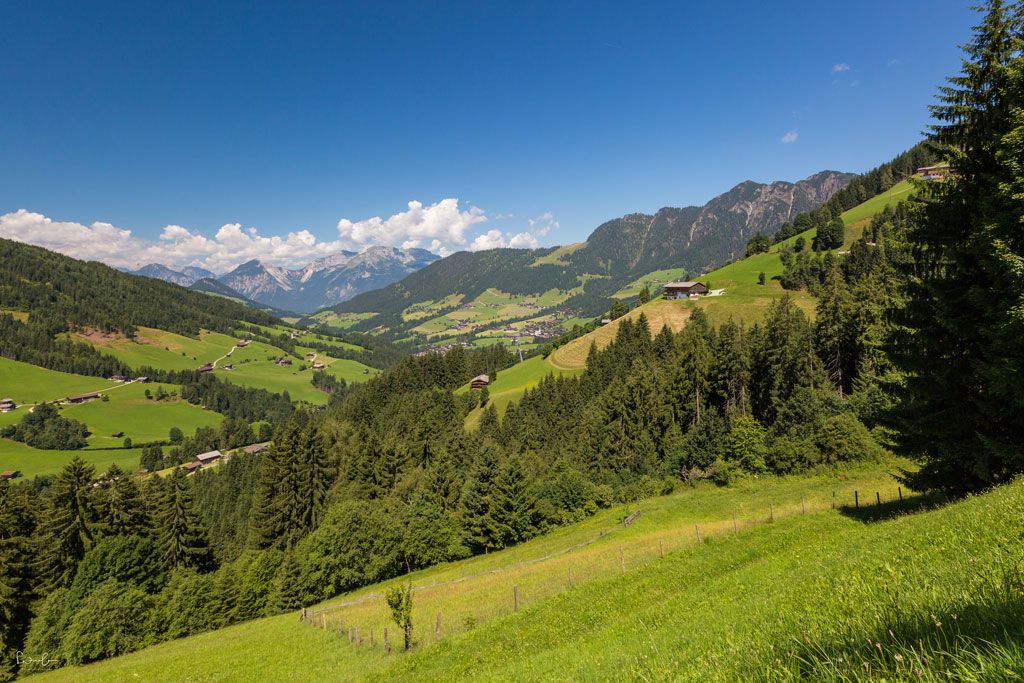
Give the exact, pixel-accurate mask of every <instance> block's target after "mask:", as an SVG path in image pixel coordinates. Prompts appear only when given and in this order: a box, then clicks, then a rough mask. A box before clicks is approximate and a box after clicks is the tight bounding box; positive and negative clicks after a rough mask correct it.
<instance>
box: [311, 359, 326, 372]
mask: <svg viewBox="0 0 1024 683" xmlns="http://www.w3.org/2000/svg"><path fill="white" fill-rule="evenodd" d="M313 369H314V370H323V369H324V364H323V363H321V362H320V361H317V362H316V363H313Z"/></svg>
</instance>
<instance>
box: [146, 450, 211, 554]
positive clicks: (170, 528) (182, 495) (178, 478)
mask: <svg viewBox="0 0 1024 683" xmlns="http://www.w3.org/2000/svg"><path fill="white" fill-rule="evenodd" d="M157 524H158V536H157V544H158V546H159V547H160V555H161V557H162V558H163V561H164V566H166V567H167V568H168V569H175V568H178V567H184V568H189V569H196V570H199V571H203V570H206V569H209V568H210V566H211V564H212V558H211V556H210V547H209V544H208V543H207V541H206V533H205V531H204V530H203V528H202V527H201V526H200V523H199V518H198V515H197V514H196V511H195V508H194V505H193V502H192V492H191V490H190V488H189V482H188V480H187V479H186V477H185V473H184V472H183V471H181V470H180V469H178V470H175V471H174V473H173V474H172V475H170V476H169V477H168V478H167V482H166V484H165V485H164V492H163V496H162V497H161V502H160V514H159V517H158V520H157Z"/></svg>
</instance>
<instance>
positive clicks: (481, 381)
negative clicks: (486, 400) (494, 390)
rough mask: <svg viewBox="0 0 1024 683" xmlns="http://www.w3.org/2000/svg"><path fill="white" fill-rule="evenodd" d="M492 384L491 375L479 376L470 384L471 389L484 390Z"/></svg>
mask: <svg viewBox="0 0 1024 683" xmlns="http://www.w3.org/2000/svg"><path fill="white" fill-rule="evenodd" d="M490 383H491V377H490V375H477V376H476V377H474V378H473V379H472V380H470V382H469V388H470V389H483V388H484V387H486V386H487V385H488V384H490Z"/></svg>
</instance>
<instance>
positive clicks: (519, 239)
mask: <svg viewBox="0 0 1024 683" xmlns="http://www.w3.org/2000/svg"><path fill="white" fill-rule="evenodd" d="M506 218H507V217H506ZM487 221H488V216H487V215H486V214H485V213H484V211H483V210H482V209H479V208H477V207H474V206H469V207H465V208H460V207H459V200H458V199H454V198H449V199H443V200H441V201H439V202H436V203H434V204H430V205H424V204H423V203H421V202H418V201H411V202H409V203H408V205H407V209H406V210H405V211H402V212H399V213H396V214H394V215H392V216H390V217H389V218H381V217H379V216H375V217H373V218H368V219H364V220H358V221H353V220H350V219H347V218H343V219H341V220H340V221H338V225H337V229H338V236H337V239H334V240H321V239H318V238H317V237H316V235H314V234H313V233H311V232H310V231H309V230H297V231H294V232H289V233H287V234H286V235H263V234H261V233H260V232H259V230H257V229H256V228H254V227H248V228H243V227H242V225H241V224H240V223H227V224H225V225H222V226H221V227H220V228H219V229H218V230H217V232H216V233H214V235H213V236H212V237H208V236H206V235H204V234H202V233H200V232H197V231H195V230H190V229H189V228H186V227H183V226H181V225H175V224H171V225H167V226H165V227H164V228H163V230H162V231H161V232H160V234H159V236H158V237H157V238H156V239H154V240H149V239H144V238H141V237H138V236H136V235H134V234H133V233H132V231H131V230H128V229H124V228H119V227H116V226H114V225H111V224H110V223H103V222H96V223H91V224H89V225H85V224H82V223H75V222H71V221H58V220H54V219H52V218H49V217H48V216H45V215H43V214H41V213H34V212H31V211H27V210H25V209H19V210H18V211H14V212H11V213H8V214H3V215H0V237H6V238H9V239H14V240H18V241H20V242H26V243H29V244H35V245H38V246H41V247H45V248H47V249H51V250H53V251H59V252H62V253H64V254H68V255H69V256H74V257H75V258H81V259H87V260H94V261H102V262H104V263H107V264H109V265H111V266H114V267H118V268H132V269H135V268H139V267H141V266H143V265H146V264H147V263H162V264H164V265H167V266H170V267H172V268H184V267H186V266H201V267H203V268H207V269H208V270H212V271H214V272H215V273H223V272H227V271H229V270H231V269H233V268H235V267H236V266H238V265H239V264H241V263H244V262H245V261H249V260H252V259H258V260H260V261H262V262H264V263H267V264H270V265H275V266H283V267H286V268H299V267H302V266H305V265H306V264H307V263H309V262H310V261H312V260H314V259H317V258H320V257H322V256H327V255H330V254H334V253H337V252H339V251H341V250H343V249H348V250H352V251H360V250H362V249H366V248H368V247H371V246H374V245H386V246H397V247H401V248H403V249H409V248H414V247H419V248H423V249H428V250H430V251H432V252H434V253H436V254H440V255H441V256H448V255H449V254H451V253H452V252H454V251H458V250H460V249H469V250H471V251H479V250H482V249H495V248H500V247H512V248H517V249H536V248H537V247H539V246H540V240H541V239H542V238H543V237H545V236H546V235H547V234H548V233H549V232H550V231H551V230H554V229H557V228H558V227H559V224H558V220H557V219H555V217H554V215H552V213H551V212H550V211H549V212H545V213H543V214H541V215H539V216H536V217H534V218H530V219H527V225H526V227H525V230H519V231H514V230H508V231H502V230H500V229H498V228H490V229H488V230H486V231H484V232H479V231H480V230H481V228H482V227H483V225H484V224H486V223H487ZM478 233H479V234H478Z"/></svg>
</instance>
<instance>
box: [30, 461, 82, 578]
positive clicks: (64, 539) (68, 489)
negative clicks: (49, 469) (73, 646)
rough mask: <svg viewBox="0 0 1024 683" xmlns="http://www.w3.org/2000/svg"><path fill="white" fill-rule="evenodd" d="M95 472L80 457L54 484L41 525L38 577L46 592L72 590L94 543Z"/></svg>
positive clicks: (69, 464)
mask: <svg viewBox="0 0 1024 683" xmlns="http://www.w3.org/2000/svg"><path fill="white" fill-rule="evenodd" d="M95 474H96V470H95V468H94V467H93V466H92V465H89V464H87V463H86V462H85V461H84V460H82V459H81V458H80V457H78V456H75V458H74V459H73V460H72V461H71V462H69V463H68V464H67V465H65V466H64V469H62V470H61V472H60V474H58V475H57V480H56V482H54V485H53V491H52V492H51V494H50V498H49V503H48V505H47V507H46V511H45V513H44V518H43V523H42V524H41V527H42V529H43V530H44V534H43V536H42V537H41V539H40V543H39V546H40V547H39V552H38V557H39V560H40V566H39V574H40V579H41V583H42V585H43V587H44V591H45V592H49V591H51V590H54V589H55V588H59V587H61V586H69V585H70V584H71V580H72V579H73V578H74V576H75V569H76V568H77V567H78V563H79V561H81V559H82V557H83V556H84V555H85V553H86V551H87V550H89V548H91V547H92V545H93V542H94V541H95V525H96V511H95V509H94V506H93V500H92V482H93V479H94V477H95Z"/></svg>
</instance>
